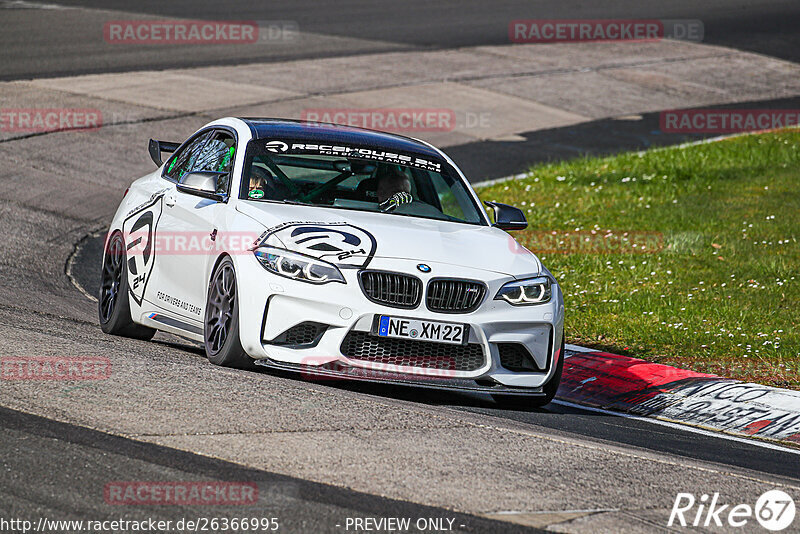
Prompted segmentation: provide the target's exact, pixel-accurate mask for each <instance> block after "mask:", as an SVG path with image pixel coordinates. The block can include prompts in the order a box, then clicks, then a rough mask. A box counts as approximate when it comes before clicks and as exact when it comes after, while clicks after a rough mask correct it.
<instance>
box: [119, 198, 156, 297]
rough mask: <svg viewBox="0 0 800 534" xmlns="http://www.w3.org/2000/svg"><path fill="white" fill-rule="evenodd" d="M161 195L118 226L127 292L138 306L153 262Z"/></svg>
mask: <svg viewBox="0 0 800 534" xmlns="http://www.w3.org/2000/svg"><path fill="white" fill-rule="evenodd" d="M163 199H164V197H163V195H161V196H158V197H157V198H155V199H153V201H152V202H151V203H150V204H147V205H145V206H144V207H143V208H141V210H140V211H138V212H136V213H134V214H132V215H130V216H129V217H128V218H127V219H125V222H124V223H123V224H122V234H123V239H124V240H125V247H126V255H127V266H128V290H129V291H130V293H131V296H133V299H134V300H135V301H136V303H137V304H139V305H140V306H141V304H142V300H144V291H145V289H146V288H147V283H148V282H149V281H150V276H151V274H152V272H153V265H155V261H156V248H157V247H156V246H155V245H156V228H157V227H158V221H159V220H160V219H161V212H162V210H163Z"/></svg>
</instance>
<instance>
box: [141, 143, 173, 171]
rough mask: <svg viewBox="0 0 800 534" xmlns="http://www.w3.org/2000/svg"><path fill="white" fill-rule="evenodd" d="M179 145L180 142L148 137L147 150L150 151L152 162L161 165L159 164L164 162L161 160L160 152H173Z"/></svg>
mask: <svg viewBox="0 0 800 534" xmlns="http://www.w3.org/2000/svg"><path fill="white" fill-rule="evenodd" d="M179 146H181V144H180V143H170V142H169V141H156V140H155V139H150V143H149V144H148V146H147V150H148V151H149V152H150V157H151V158H152V159H153V162H154V163H155V164H156V165H158V166H159V167H161V165H162V164H163V163H164V162H163V161H161V153H162V152H175V151H176V150H178V147H179Z"/></svg>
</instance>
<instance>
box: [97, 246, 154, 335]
mask: <svg viewBox="0 0 800 534" xmlns="http://www.w3.org/2000/svg"><path fill="white" fill-rule="evenodd" d="M126 260H127V257H126V255H125V241H124V240H123V239H122V234H120V233H119V232H115V233H114V234H113V235H112V236H111V238H110V239H109V240H108V244H107V245H106V247H105V251H104V253H103V267H102V269H103V270H102V273H101V275H100V292H99V294H98V295H97V313H98V318H99V319H100V328H101V329H102V330H103V332H105V333H106V334H112V335H115V336H123V337H130V338H134V339H143V340H145V341H147V340H150V339H152V337H153V336H154V335H155V333H156V331H155V330H154V329H152V328H148V327H146V326H142V325H140V324H136V323H134V322H133V319H131V302H130V298H129V296H128V264H127V261H126Z"/></svg>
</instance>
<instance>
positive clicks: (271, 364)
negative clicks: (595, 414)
mask: <svg viewBox="0 0 800 534" xmlns="http://www.w3.org/2000/svg"><path fill="white" fill-rule="evenodd" d="M254 363H255V364H256V365H258V366H260V367H266V368H268V369H275V370H279V371H289V372H294V373H300V374H302V375H303V376H304V377H307V378H308V379H310V380H315V379H316V380H320V379H327V380H353V381H358V382H373V383H381V384H389V385H393V386H409V387H421V388H428V389H439V390H447V391H456V392H462V393H484V394H491V395H518V396H525V397H544V396H545V393H544V392H543V391H542V388H514V387H508V386H504V385H502V384H491V385H490V384H480V383H478V382H477V381H475V380H469V379H459V378H440V377H431V376H422V375H421V376H415V375H411V374H404V373H396V372H391V371H380V370H375V369H365V368H362V367H351V366H347V365H342V364H341V363H339V362H332V363H330V364H326V365H321V366H309V365H300V364H291V363H284V362H278V361H275V360H272V359H270V358H265V359H261V360H254Z"/></svg>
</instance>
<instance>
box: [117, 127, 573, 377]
mask: <svg viewBox="0 0 800 534" xmlns="http://www.w3.org/2000/svg"><path fill="white" fill-rule="evenodd" d="M216 126H225V127H228V128H230V129H232V130H233V131H235V133H236V137H237V150H236V154H235V158H234V163H233V169H234V170H233V177H232V179H231V193H230V196H229V198H228V200H227V202H217V201H214V200H209V199H203V198H200V197H197V196H193V195H190V194H187V193H184V192H180V191H178V190H176V187H175V183H174V182H172V181H170V180H167V179H166V178H163V177H162V170H163V166H162V167H161V168H159V169H158V170H156V171H154V172H152V173H150V174H148V175H146V176H144V177H142V178H140V179H138V180H136V181H135V182H133V184H132V185H131V187H130V190H129V192H128V194H127V195H126V196H125V198H124V199H123V201H122V203H121V204H120V206H119V209H118V210H117V213H116V215H115V216H114V219H113V221H112V223H111V226H110V231H109V235H111V233H112V232H115V231H121V232H123V235H124V236H125V238H126V240H127V239H128V237H129V236H132V235H133V234H131V229H132V228H133V227H134V225H135V224H136V223H137V221H139V220H140V219H141V218H142V217H145V218H147V217H152V220H153V229H154V232H155V238H154V239H163V238H164V237H165V236H173V237H174V236H177V235H182V234H187V235H189V236H192V235H195V236H205V235H211V234H212V233H213V232H215V231H216V235H217V236H219V239H218V242H216V243H214V244H211V245H209V246H207V247H206V248H205V249H203V250H202V251H201V252H199V253H197V254H189V253H186V254H184V253H170V251H166V252H165V251H164V250H161V249H157V250H156V251H155V254H154V255H151V256H150V258H149V259H148V261H146V262H145V261H144V259H143V258H141V257H140V258H136V259H135V260H134V261H136V262H139V263H138V264H137V266H136V271H137V274H136V276H138V277H142V274H143V273H144V278H140V281H141V283H139V284H137V287H136V288H135V289H134V288H133V284H132V283H131V280H132V279H133V278H134V276H133V274H130V275H129V283H130V284H131V293H130V295H129V300H130V307H131V316H132V318H133V319H134V321H136V322H138V323H140V324H143V325H146V326H149V327H152V328H156V329H158V330H163V331H167V332H171V333H174V334H178V335H181V336H184V337H187V338H190V339H193V340H197V341H202V340H203V314H204V312H205V308H206V296H207V291H208V284H209V280H210V279H211V275H212V272H213V269H214V267H215V265H216V263H217V261H218V260H219V259H220V257H222V256H223V255H224V254H228V255H230V256H231V258H232V259H233V262H234V267H235V271H236V279H237V296H238V306H239V322H240V325H239V332H240V340H241V343H242V346H243V348H244V349H245V351H246V352H247V354H248V355H249V356H250V357H252V358H254V359H256V360H264V361H271V362H279V363H281V364H286V365H290V366H291V365H302V366H322V365H325V364H330V363H331V362H338V363H340V364H342V365H344V366H349V367H353V368H362V369H374V370H380V371H385V372H392V373H398V374H401V375H403V374H407V375H409V376H413V377H418V378H419V377H422V378H424V377H440V378H441V377H443V376H444V377H446V378H453V379H468V380H483V381H494V382H495V383H497V384H501V385H504V386H512V387H519V388H530V389H531V391H537V388H541V386H542V385H543V384H545V383H546V382H547V381H548V380H549V378H550V377H552V376H553V373H554V372H555V371H554V370H555V367H556V366H555V365H553V363H554V360H555V359H556V358H560V357H562V355H561V354H560V353H559V347H560V346H561V343H562V337H563V329H564V305H563V296H562V293H561V289H560V288H559V286H558V284H557V283H553V284H552V297H551V299H550V301H549V302H547V303H544V304H539V305H533V306H513V305H511V304H509V303H508V302H506V301H504V300H494V296H495V295H496V294H497V292H498V290H499V289H500V288H501V287H502V286H503V285H504V284H505V283H508V282H511V281H514V280H522V279H525V278H531V277H535V276H539V275H544V274H546V275H548V276H549V273H548V272H547V271H546V269H544V268H543V267H542V264H541V262H540V261H539V259H538V258H537V257H536V256H535V255H534V254H533V253H531V252H529V251H528V250H526V249H524V248H523V247H520V246H519V245H518V244H517V242H516V241H515V240H514V239H513V238H512V237H511V236H510V235H509V234H507V233H506V232H504V231H502V230H500V229H498V228H494V227H492V226H489V225H488V224H486V225H476V224H467V223H456V222H446V221H439V220H432V219H423V218H417V217H411V216H400V215H387V214H383V213H376V212H367V211H357V210H345V209H336V208H326V207H319V206H306V205H291V204H282V203H277V202H256V201H251V200H245V199H239V186H240V182H241V180H240V173H241V169H242V168H243V167H244V154H245V150H244V147H245V146H246V145H247V143H248V142H249V141H250V140H251V139H252V138H253V131H252V130H251V128H250V127H249V126H248V124H247V123H245V122H244V121H242V120H240V119H233V118H226V119H221V120H218V121H214V122H212V123H209V124H208V125H206V126H205V127H204V128H209V127H216ZM428 146H429V145H428ZM439 154H441V157H442V158H443V159H445V160H446V161H448V163H450V164H451V165H452V166H453V168H454V169H456V170H458V167H457V166H456V165H455V164H454V163H452V161H451V160H450V159H449V158H447V156H445V155H444V154H443V153H441V152H440V151H439ZM458 172H459V173H460V171H458ZM461 178H462V179H463V180H464V183H465V184H467V188H468V191H469V193H470V194H471V195H472V197H473V199H474V200H475V201H476V203H477V204H478V205H479V206H480V201H479V198H478V196H477V194H476V193H475V191H474V190H473V189H472V188H471V187H469V185H468V182H467V181H466V179H465V178H464V177H463V174H461ZM148 213H149V214H150V215H147V214H148ZM481 216H482V217H487V215H486V213H485V212H484V211H483V210H482V208H481ZM486 222H487V223H488V218H487V219H486ZM303 224H305V225H316V227H318V228H322V229H327V230H330V235H328V237H326V238H325V239H328V240H333V242H335V244H338V245H342V243H340V242H338V241H337V240H340V239H341V237H340V236H338V234H336V232H335V230H336V229H337V228H355V230H353V231H352V232H350V233H352V234H354V235H357V236H358V240H359V241H360V242H359V244H358V245H355V246H354V247H353V250H354V251H358V252H355V253H354V254H352V255H350V256H348V257H347V258H345V259H343V260H339V259H338V258H337V257H336V256H335V255H329V256H327V257H325V258H323V259H326V260H327V261H330V262H331V263H335V264H337V266H339V267H340V270H341V272H342V274H343V275H344V277H345V280H346V283H345V284H342V283H328V284H324V285H314V284H310V283H307V282H303V281H298V280H292V279H288V278H285V277H281V276H278V275H276V274H273V273H271V272H269V271H267V270H266V269H265V268H264V267H263V266H262V265H261V263H260V262H259V261H258V260H257V259H256V257H255V256H254V255H253V253H252V252H251V251H250V250H247V246H246V244H245V243H244V241H247V239H252V243H250V244H254V243H255V240H256V238H261V239H264V238H265V236H268V239H269V240H270V241H269V244H274V245H276V246H281V247H282V248H287V249H291V250H295V251H298V252H301V253H304V254H309V252H311V251H309V250H307V249H303V245H302V243H298V242H297V240H294V238H292V237H291V235H290V234H291V232H289V231H286V228H289V229H297V228H298V227H299V225H303ZM287 225H293V226H287ZM281 228H283V229H281ZM315 231H318V230H315ZM139 232H140V233H145V234H146V231H145V230H142V229H139ZM323 233H324V232H323ZM326 235H327V234H326ZM228 236H234V237H236V238H237V239H233V240H231V241H226V237H228ZM145 239H146V237H145ZM373 241H374V243H373ZM339 248H342V247H341V246H340V247H339ZM173 252H174V251H173ZM421 263H424V264H426V265H428V266H429V267H430V272H428V273H425V272H420V270H419V269H418V267H417V266H418V265H419V264H421ZM364 267H367V268H369V269H375V270H382V271H392V272H399V273H407V274H410V275H413V276H416V277H417V278H419V279H420V280H421V281H422V282H423V284H424V285H423V287H427V282H428V281H429V280H430V279H433V278H442V277H443V278H457V279H466V280H476V281H480V282H483V283H484V284H485V285H486V288H487V291H486V295H485V297H484V299H483V301H482V304H481V305H480V306H479V307H478V308H477V309H476V310H475V311H472V312H469V313H439V312H433V311H430V310H429V309H427V307H426V305H425V302H424V300H425V299H424V297H423V302H422V303H421V304H420V305H419V307H417V308H416V309H397V308H393V307H388V306H386V305H382V304H378V303H375V302H373V301H371V300H370V299H369V298H367V297H366V296H365V294H364V293H363V292H362V289H361V286H360V284H359V280H358V272H359V270H360V269H361V268H364ZM376 315H391V316H397V317H409V318H413V319H420V320H430V321H440V322H451V323H453V322H455V323H463V324H468V325H469V327H470V328H469V340H468V342H470V343H475V344H480V345H481V346H482V347H483V351H484V354H485V361H484V363H483V365H481V366H480V368H478V369H474V370H469V371H449V370H448V371H447V372H446V373H445V374H443V372H442V370H441V369H435V368H422V367H403V366H393V365H389V364H384V363H376V362H369V361H361V360H352V359H348V358H347V357H346V356H345V355H344V354H343V353H342V352H341V346H342V342H343V340H344V338H345V336H346V335H347V334H348V332H351V331H353V332H369V331H370V330H371V328H372V324H373V321H374V317H375V316H376ZM304 322H314V323H320V324H323V325H328V328H327V330H326V331H325V333H324V334H323V335H322V337H321V339H319V341H318V343H316V344H315V345H314V346H313V347H308V348H290V347H286V346H280V345H276V344H272V343H270V342H269V340H274V339H275V338H276V337H278V336H279V335H280V334H282V333H283V332H285V331H286V330H288V329H290V328H292V327H293V326H296V325H298V324H301V323H304ZM265 340H266V341H265ZM497 343H519V344H522V345H524V346H525V347H526V348H527V349H528V350H529V352H530V354H531V355H532V357H533V359H534V360H535V362H536V364H537V366H539V367H540V368H541V369H543V371H542V372H520V371H510V370H507V369H505V368H503V367H502V366H501V365H500V363H499V358H498V348H497V345H496V344H497Z"/></svg>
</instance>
